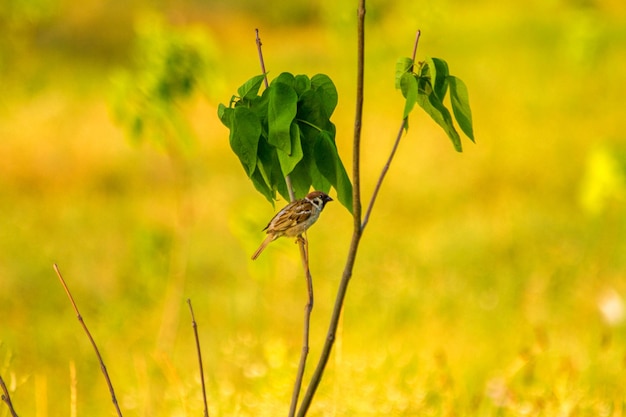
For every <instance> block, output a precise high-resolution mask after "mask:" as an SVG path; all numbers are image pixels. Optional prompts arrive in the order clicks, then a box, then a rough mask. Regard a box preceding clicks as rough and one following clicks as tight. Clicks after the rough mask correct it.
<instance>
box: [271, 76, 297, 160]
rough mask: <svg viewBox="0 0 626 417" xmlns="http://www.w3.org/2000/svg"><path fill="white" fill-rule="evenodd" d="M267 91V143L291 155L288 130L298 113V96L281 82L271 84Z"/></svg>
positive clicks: (291, 88)
mask: <svg viewBox="0 0 626 417" xmlns="http://www.w3.org/2000/svg"><path fill="white" fill-rule="evenodd" d="M281 75H282V74H281ZM269 90H270V91H269V102H268V112H267V123H268V142H269V143H270V144H271V145H273V146H275V147H276V148H278V149H280V150H282V151H283V152H285V153H287V154H288V155H291V134H290V130H291V123H292V122H293V119H294V118H295V117H296V113H297V111H298V107H297V105H298V95H297V94H296V91H295V90H294V89H293V87H291V86H290V85H287V84H285V83H282V82H272V85H271V86H270V88H269Z"/></svg>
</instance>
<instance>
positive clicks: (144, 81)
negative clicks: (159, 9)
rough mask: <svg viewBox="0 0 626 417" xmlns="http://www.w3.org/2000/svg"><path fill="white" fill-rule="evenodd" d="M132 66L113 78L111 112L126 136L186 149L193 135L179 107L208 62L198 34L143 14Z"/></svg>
mask: <svg viewBox="0 0 626 417" xmlns="http://www.w3.org/2000/svg"><path fill="white" fill-rule="evenodd" d="M136 30H137V38H136V41H135V45H134V50H133V52H134V53H133V58H134V68H133V69H132V70H123V71H118V73H117V74H115V76H114V77H113V91H112V92H113V95H112V108H113V111H114V114H115V116H116V120H117V121H118V123H120V125H122V126H123V127H124V128H125V129H126V131H127V133H128V136H129V137H130V138H131V139H132V140H134V141H139V140H141V139H143V138H148V139H150V140H152V141H155V142H157V143H161V144H164V145H165V146H166V147H167V148H168V150H170V151H173V150H176V149H178V150H180V149H184V147H185V146H186V145H188V144H189V142H190V141H191V139H192V138H193V135H192V134H191V129H190V127H189V123H188V122H187V121H185V120H184V118H183V117H182V113H181V109H180V108H179V105H180V104H181V103H183V102H184V101H186V100H188V99H189V98H191V97H192V96H193V95H194V94H195V93H196V92H197V91H198V89H200V88H201V87H203V84H204V82H205V79H206V76H207V73H208V72H209V70H210V67H211V62H212V59H211V57H212V54H211V51H212V48H211V44H210V41H209V39H208V38H207V37H206V36H205V34H204V33H202V32H201V31H195V30H193V29H180V28H174V27H171V26H169V25H166V24H165V23H163V22H162V21H161V19H160V18H159V17H154V16H147V17H146V18H144V19H142V20H140V22H139V23H138V25H137V28H136Z"/></svg>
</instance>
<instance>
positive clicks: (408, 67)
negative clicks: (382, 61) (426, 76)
mask: <svg viewBox="0 0 626 417" xmlns="http://www.w3.org/2000/svg"><path fill="white" fill-rule="evenodd" d="M412 71H413V60H412V59H411V58H400V59H398V61H397V62H396V89H397V90H399V89H400V87H401V80H402V76H403V75H404V74H406V73H411V72H412Z"/></svg>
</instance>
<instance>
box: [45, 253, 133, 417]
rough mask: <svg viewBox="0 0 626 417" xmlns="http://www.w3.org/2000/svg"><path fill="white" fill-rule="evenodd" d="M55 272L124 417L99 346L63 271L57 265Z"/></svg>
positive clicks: (118, 410) (119, 412) (118, 412)
mask: <svg viewBox="0 0 626 417" xmlns="http://www.w3.org/2000/svg"><path fill="white" fill-rule="evenodd" d="M54 271H55V272H56V273H57V276H58V277H59V280H60V281H61V285H63V288H64V289H65V293H66V294H67V297H68V298H69V299H70V302H71V303H72V307H74V311H75V312H76V317H77V318H78V321H79V322H80V324H81V326H82V327H83V330H84V331H85V333H86V334H87V337H88V338H89V341H90V342H91V346H93V350H94V351H95V352H96V356H97V357H98V362H100V369H101V370H102V374H103V375H104V379H105V380H106V383H107V385H108V387H109V392H110V393H111V400H112V401H113V405H114V406H115V410H116V411H117V415H118V416H120V417H122V411H121V410H120V406H119V404H118V403H117V398H116V397H115V390H114V389H113V384H112V383H111V378H110V377H109V373H108V372H107V368H106V366H104V361H103V360H102V355H100V351H99V350H98V346H97V345H96V342H95V341H94V339H93V337H92V336H91V333H90V332H89V329H88V328H87V325H86V324H85V321H84V320H83V316H81V315H80V312H79V311H78V307H77V306H76V303H75V302H74V297H72V293H71V292H70V289H69V288H68V287H67V284H66V283H65V280H64V279H63V276H62V275H61V271H59V267H58V266H57V264H54Z"/></svg>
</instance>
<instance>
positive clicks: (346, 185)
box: [315, 131, 352, 212]
mask: <svg viewBox="0 0 626 417" xmlns="http://www.w3.org/2000/svg"><path fill="white" fill-rule="evenodd" d="M315 163H316V165H317V168H318V169H319V171H320V172H321V173H322V175H323V176H324V177H325V178H326V179H327V180H328V181H329V182H330V183H331V184H332V186H333V187H335V189H336V190H337V198H338V199H339V201H340V202H341V204H343V205H344V206H345V207H346V208H347V209H348V210H350V212H352V184H351V183H350V179H349V178H348V174H347V173H346V170H345V168H344V166H343V164H342V163H341V159H340V158H339V154H338V153H337V147H336V146H335V141H334V140H333V138H332V135H331V133H330V132H326V131H322V132H320V134H319V136H318V140H317V143H316V144H315Z"/></svg>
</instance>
